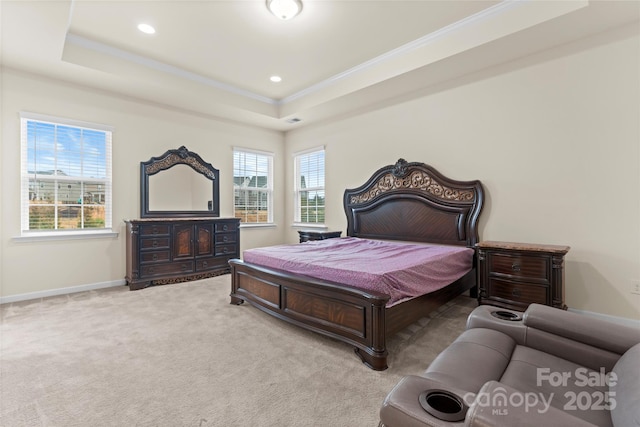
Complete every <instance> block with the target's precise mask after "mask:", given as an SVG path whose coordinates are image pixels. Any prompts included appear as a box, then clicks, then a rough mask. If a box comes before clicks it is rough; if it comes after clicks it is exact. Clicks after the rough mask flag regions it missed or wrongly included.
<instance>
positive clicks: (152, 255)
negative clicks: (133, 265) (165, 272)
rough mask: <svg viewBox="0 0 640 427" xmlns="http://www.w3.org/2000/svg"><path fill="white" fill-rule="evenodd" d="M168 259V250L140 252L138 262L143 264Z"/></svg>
mask: <svg viewBox="0 0 640 427" xmlns="http://www.w3.org/2000/svg"><path fill="white" fill-rule="evenodd" d="M167 261H169V251H153V252H142V253H141V254H140V262H141V263H144V264H148V263H153V262H167Z"/></svg>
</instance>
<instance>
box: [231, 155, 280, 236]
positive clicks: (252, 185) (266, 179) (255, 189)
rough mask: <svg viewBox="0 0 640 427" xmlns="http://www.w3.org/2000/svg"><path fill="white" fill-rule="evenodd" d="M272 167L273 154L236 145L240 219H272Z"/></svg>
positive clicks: (236, 209)
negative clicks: (239, 147)
mask: <svg viewBox="0 0 640 427" xmlns="http://www.w3.org/2000/svg"><path fill="white" fill-rule="evenodd" d="M272 171H273V155H272V154H269V153H261V152H255V151H248V150H247V151H245V150H242V149H234V151H233V193H234V212H235V217H236V218H240V222H242V223H245V224H251V223H253V224H260V223H271V222H273V213H272V200H271V198H272V183H271V181H272Z"/></svg>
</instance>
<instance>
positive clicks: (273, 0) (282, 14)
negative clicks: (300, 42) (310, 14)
mask: <svg viewBox="0 0 640 427" xmlns="http://www.w3.org/2000/svg"><path fill="white" fill-rule="evenodd" d="M267 9H269V12H271V13H273V14H274V15H275V16H276V17H278V18H280V19H282V20H283V21H287V20H289V19H291V18H293V17H294V16H296V15H297V14H299V13H300V11H301V10H302V2H301V1H300V0H267Z"/></svg>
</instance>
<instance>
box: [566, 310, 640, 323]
mask: <svg viewBox="0 0 640 427" xmlns="http://www.w3.org/2000/svg"><path fill="white" fill-rule="evenodd" d="M567 311H571V312H573V313H578V314H584V315H585V316H591V317H598V318H600V319H604V320H608V321H610V322H615V323H619V324H622V325H625V326H631V327H632V328H640V320H635V319H628V318H626V317H618V316H612V315H610V314H602V313H596V312H593V311H586V310H576V309H574V308H569V309H567Z"/></svg>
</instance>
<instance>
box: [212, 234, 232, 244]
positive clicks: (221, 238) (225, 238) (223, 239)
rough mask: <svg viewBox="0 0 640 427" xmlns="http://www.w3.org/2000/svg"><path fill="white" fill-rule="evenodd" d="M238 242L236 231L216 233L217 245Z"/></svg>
mask: <svg viewBox="0 0 640 427" xmlns="http://www.w3.org/2000/svg"><path fill="white" fill-rule="evenodd" d="M225 243H236V233H216V245H219V244H225Z"/></svg>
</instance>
